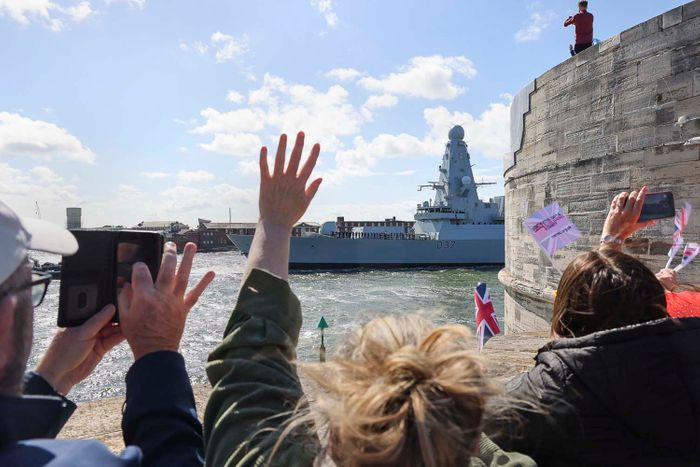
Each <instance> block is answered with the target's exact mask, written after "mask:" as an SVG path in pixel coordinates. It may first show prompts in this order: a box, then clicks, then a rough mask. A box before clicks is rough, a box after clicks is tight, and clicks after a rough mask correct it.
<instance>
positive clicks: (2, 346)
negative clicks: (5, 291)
mask: <svg viewBox="0 0 700 467" xmlns="http://www.w3.org/2000/svg"><path fill="white" fill-rule="evenodd" d="M16 305H17V298H16V297H15V296H14V295H12V294H10V295H6V296H5V297H3V298H2V300H0V375H2V373H3V372H4V370H5V366H7V364H8V362H10V361H12V360H13V358H14V353H15V352H16V349H15V335H14V328H15V306H16Z"/></svg>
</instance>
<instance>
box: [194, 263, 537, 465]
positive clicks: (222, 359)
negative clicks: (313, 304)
mask: <svg viewBox="0 0 700 467" xmlns="http://www.w3.org/2000/svg"><path fill="white" fill-rule="evenodd" d="M300 328H301V306H300V304H299V300H298V299H297V297H296V296H295V295H294V293H293V292H292V291H291V289H290V287H289V284H288V283H287V282H286V281H284V280H282V279H279V278H277V277H275V276H273V275H271V274H269V273H267V272H265V271H262V270H259V269H254V270H253V271H252V272H251V274H250V276H249V277H248V279H247V280H246V282H245V284H243V286H242V287H241V292H240V295H239V297H238V303H237V304H236V309H235V310H234V311H233V314H232V315H231V319H230V321H229V323H228V325H227V326H226V331H225V333H224V340H223V342H222V343H221V345H219V346H218V347H217V348H216V349H215V350H214V351H213V352H212V353H211V355H209V363H208V364H207V374H208V376H209V380H210V381H211V384H212V386H213V387H214V390H213V391H212V394H211V396H210V398H209V402H208V404H207V409H206V412H205V414H204V434H205V445H206V459H207V465H209V466H248V465H254V466H263V465H266V462H267V460H268V459H269V458H270V454H271V452H272V450H273V448H274V445H275V443H276V442H277V440H278V439H279V438H280V431H281V428H280V427H283V426H284V424H285V422H287V421H289V419H290V417H291V415H292V414H291V411H293V410H294V409H295V407H297V405H298V403H299V401H300V400H302V399H303V396H304V392H303V389H302V387H301V383H300V381H299V377H298V376H297V373H296V370H295V368H294V366H293V364H292V360H294V359H295V357H296V346H297V341H298V339H299V329H300ZM321 451H322V448H321V446H320V443H319V439H318V438H317V436H316V433H315V430H314V427H313V426H308V425H307V426H304V427H301V430H300V431H299V432H295V433H292V434H291V435H290V436H289V437H288V438H286V442H284V443H283V444H282V445H281V446H280V447H279V449H278V450H277V452H276V453H275V455H274V457H273V459H272V461H273V462H272V465H275V466H277V465H279V466H311V465H314V461H315V459H316V457H317V456H318V455H319V453H320V452H321ZM465 465H469V466H473V467H476V466H486V465H494V466H496V465H498V466H506V467H514V466H523V467H531V466H534V465H535V464H534V462H533V461H532V459H530V458H528V457H527V456H523V455H520V454H517V453H507V452H504V451H503V450H501V449H500V448H499V447H498V446H496V445H495V444H494V443H493V442H491V441H490V440H489V439H488V438H486V437H485V436H484V437H482V440H481V456H480V459H476V458H473V459H472V460H471V461H466V462H465Z"/></svg>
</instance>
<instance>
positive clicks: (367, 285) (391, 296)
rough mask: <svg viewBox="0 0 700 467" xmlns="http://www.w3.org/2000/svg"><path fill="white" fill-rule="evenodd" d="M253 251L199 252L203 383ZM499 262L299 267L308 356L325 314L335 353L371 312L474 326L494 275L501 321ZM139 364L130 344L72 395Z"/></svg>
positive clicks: (194, 330)
mask: <svg viewBox="0 0 700 467" xmlns="http://www.w3.org/2000/svg"><path fill="white" fill-rule="evenodd" d="M32 256H33V257H34V258H37V259H39V260H40V261H41V262H44V261H53V262H56V261H58V257H56V256H53V255H47V254H42V253H37V254H34V255H32ZM244 269H245V258H244V257H243V256H241V255H240V254H239V253H237V252H222V253H202V254H199V255H197V257H196V258H195V264H194V267H193V271H192V277H191V279H192V281H193V282H194V281H195V280H198V279H199V278H201V277H202V276H203V275H204V273H205V272H206V271H208V270H213V271H215V272H216V273H217V277H216V279H215V280H214V283H213V284H212V285H211V286H210V287H209V289H208V290H207V291H206V292H205V294H204V295H203V296H202V298H201V299H200V302H199V304H198V305H197V306H196V307H195V308H194V309H193V310H192V312H191V314H190V316H189V319H188V322H187V327H186V329H185V334H184V337H183V340H182V346H181V352H182V354H183V355H184V357H185V361H186V362H187V369H188V371H189V374H190V377H191V379H192V381H193V382H195V383H205V382H207V379H206V375H205V372H204V363H205V362H206V359H207V355H208V354H209V352H210V351H211V350H212V349H213V348H214V347H215V346H216V345H217V344H218V343H219V342H220V340H221V337H222V333H223V330H224V327H225V326H226V323H227V322H228V319H229V316H230V314H231V311H232V310H233V307H234V304H235V299H236V295H237V293H238V289H239V287H240V281H241V278H242V275H243V271H244ZM497 273H498V268H474V269H446V270H441V269H435V270H427V271H420V270H398V271H397V270H391V271H355V272H313V273H299V274H293V275H292V276H291V278H290V282H291V285H292V289H293V290H294V291H295V293H296V294H297V295H298V296H299V299H300V300H301V303H302V309H303V314H304V324H303V326H302V329H301V333H300V337H299V348H298V355H299V359H300V360H306V361H312V360H316V359H317V358H318V346H319V345H320V337H319V332H318V330H317V329H316V325H317V324H318V321H319V319H320V317H321V316H324V317H325V318H326V320H327V321H328V324H329V325H330V328H329V329H326V331H325V333H326V348H327V349H328V352H329V353H330V352H332V351H333V349H334V348H335V347H336V346H337V344H338V343H339V342H340V341H341V340H342V339H343V338H344V337H345V336H346V335H347V334H348V333H349V332H350V331H351V330H352V329H354V328H355V327H356V326H358V325H359V324H361V323H363V322H365V321H367V320H368V319H370V318H372V317H374V316H377V315H380V314H384V313H393V312H410V311H417V310H424V311H429V312H431V313H433V315H434V319H435V321H436V322H439V323H460V324H466V325H469V326H471V327H473V325H474V300H473V287H474V286H475V285H476V283H477V282H479V281H481V282H486V283H487V284H488V285H489V287H491V298H492V300H493V302H494V306H495V308H496V311H497V314H498V317H499V321H500V322H501V323H502V322H503V289H502V288H501V287H500V284H499V282H498V279H497ZM58 290H59V287H58V283H51V285H50V286H49V291H48V293H47V296H46V299H45V300H44V303H42V305H41V306H40V307H39V308H38V309H37V310H36V311H35V314H34V316H35V318H34V320H35V321H34V348H33V351H32V356H31V359H30V366H33V365H34V364H35V363H36V361H37V359H38V357H39V356H40V355H41V354H42V353H43V351H44V350H45V349H46V346H47V345H48V343H49V341H50V339H51V336H52V335H53V333H54V332H55V330H56V317H57V314H58ZM131 363H132V356H131V352H130V351H129V348H128V347H127V345H126V343H123V344H121V345H120V346H118V347H116V348H115V349H113V350H112V351H111V352H110V353H109V354H107V356H106V357H105V358H104V360H103V361H102V363H100V365H99V366H98V367H97V369H96V370H95V372H94V373H93V374H92V375H91V376H90V377H89V378H88V379H86V380H85V381H84V382H83V383H81V384H80V385H78V386H76V387H75V388H74V389H73V391H72V392H71V394H70V397H71V399H73V400H77V401H86V400H92V399H99V398H103V397H108V396H115V395H121V394H123V393H124V375H125V374H126V371H127V370H128V368H129V366H130V365H131Z"/></svg>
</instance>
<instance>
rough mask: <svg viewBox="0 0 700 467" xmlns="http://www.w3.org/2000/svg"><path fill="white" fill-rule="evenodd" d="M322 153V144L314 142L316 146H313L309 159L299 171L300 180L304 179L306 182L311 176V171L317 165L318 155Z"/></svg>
mask: <svg viewBox="0 0 700 467" xmlns="http://www.w3.org/2000/svg"><path fill="white" fill-rule="evenodd" d="M320 153H321V145H320V144H318V143H316V144H314V147H313V148H311V153H310V154H309V157H308V159H306V162H305V163H304V167H302V168H301V172H299V180H303V181H304V183H306V181H307V180H308V179H309V177H310V176H311V172H313V170H314V167H315V166H316V161H318V155H319V154H320Z"/></svg>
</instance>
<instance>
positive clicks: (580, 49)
mask: <svg viewBox="0 0 700 467" xmlns="http://www.w3.org/2000/svg"><path fill="white" fill-rule="evenodd" d="M592 45H593V42H587V43H585V44H576V45H575V46H574V47H573V48H571V56H572V57H573V56H574V55H576V54H577V53H579V52H583V51H584V50H586V49H587V48H589V47H590V46H592Z"/></svg>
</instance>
